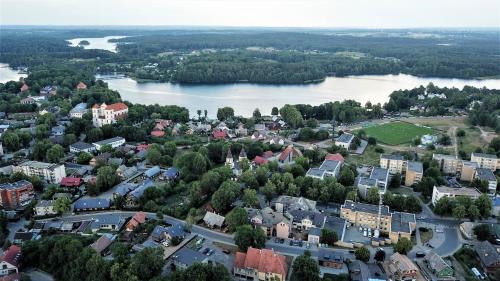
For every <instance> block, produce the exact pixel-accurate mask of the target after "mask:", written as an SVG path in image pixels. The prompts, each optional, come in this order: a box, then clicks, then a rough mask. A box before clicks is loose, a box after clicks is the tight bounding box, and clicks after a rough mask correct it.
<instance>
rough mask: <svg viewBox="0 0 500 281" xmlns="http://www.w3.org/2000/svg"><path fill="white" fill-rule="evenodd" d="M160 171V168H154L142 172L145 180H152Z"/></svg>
mask: <svg viewBox="0 0 500 281" xmlns="http://www.w3.org/2000/svg"><path fill="white" fill-rule="evenodd" d="M160 171H161V170H160V166H154V167H151V168H149V169H148V170H146V172H144V175H145V176H146V177H147V178H154V177H156V176H158V175H159V174H160Z"/></svg>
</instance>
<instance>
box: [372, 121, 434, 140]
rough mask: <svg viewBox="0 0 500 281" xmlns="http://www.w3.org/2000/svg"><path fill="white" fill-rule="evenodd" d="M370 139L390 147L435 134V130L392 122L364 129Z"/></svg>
mask: <svg viewBox="0 0 500 281" xmlns="http://www.w3.org/2000/svg"><path fill="white" fill-rule="evenodd" d="M363 130H364V131H365V132H366V134H367V135H368V136H369V137H374V138H376V139H377V141H379V142H381V143H385V144H389V145H398V144H404V143H409V142H411V141H412V140H413V139H415V138H416V137H420V136H422V135H426V134H432V133H435V131H434V130H433V129H430V128H425V127H420V126H417V125H414V124H411V123H406V122H398V121H396V122H390V123H385V124H382V125H377V126H373V127H369V128H364V129H363Z"/></svg>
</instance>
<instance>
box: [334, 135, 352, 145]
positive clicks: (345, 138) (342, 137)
mask: <svg viewBox="0 0 500 281" xmlns="http://www.w3.org/2000/svg"><path fill="white" fill-rule="evenodd" d="M352 139H354V135H351V134H348V133H344V134H342V135H340V136H339V137H338V138H337V140H336V141H338V142H343V143H348V142H350V141H352Z"/></svg>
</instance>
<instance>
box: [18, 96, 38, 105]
mask: <svg viewBox="0 0 500 281" xmlns="http://www.w3.org/2000/svg"><path fill="white" fill-rule="evenodd" d="M19 102H20V103H21V104H34V103H35V99H34V98H32V97H27V98H24V99H22V100H21V101H19Z"/></svg>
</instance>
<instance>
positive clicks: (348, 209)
mask: <svg viewBox="0 0 500 281" xmlns="http://www.w3.org/2000/svg"><path fill="white" fill-rule="evenodd" d="M378 212H379V206H378V205H371V204H365V203H359V202H354V201H351V200H346V201H345V202H344V205H342V206H341V207H340V217H341V218H343V219H345V220H346V221H347V222H349V223H350V224H351V225H353V226H357V227H359V226H361V227H367V228H372V229H375V228H376V227H377V220H378ZM380 214H381V216H380V230H381V232H385V233H389V231H390V230H391V213H390V212H389V207H388V206H385V205H383V206H382V208H381V213H380Z"/></svg>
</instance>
